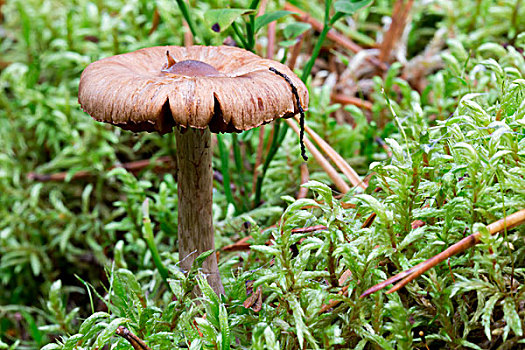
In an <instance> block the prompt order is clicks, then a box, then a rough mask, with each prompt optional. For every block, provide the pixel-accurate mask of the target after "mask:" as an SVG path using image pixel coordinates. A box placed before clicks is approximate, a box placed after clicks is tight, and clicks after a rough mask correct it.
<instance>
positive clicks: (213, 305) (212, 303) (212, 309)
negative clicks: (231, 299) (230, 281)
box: [197, 276, 220, 328]
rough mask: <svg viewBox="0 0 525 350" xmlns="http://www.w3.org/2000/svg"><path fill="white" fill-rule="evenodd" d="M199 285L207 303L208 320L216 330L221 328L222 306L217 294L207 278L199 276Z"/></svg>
mask: <svg viewBox="0 0 525 350" xmlns="http://www.w3.org/2000/svg"><path fill="white" fill-rule="evenodd" d="M197 283H198V285H199V288H200V290H201V292H202V296H203V298H204V301H205V306H206V317H207V318H206V319H207V320H208V321H209V322H210V323H211V324H212V325H213V326H215V327H216V328H219V327H220V324H219V306H220V300H219V297H218V296H217V294H215V292H214V291H213V289H212V288H211V287H210V285H209V284H208V281H207V280H206V278H204V277H202V276H199V277H198V278H197Z"/></svg>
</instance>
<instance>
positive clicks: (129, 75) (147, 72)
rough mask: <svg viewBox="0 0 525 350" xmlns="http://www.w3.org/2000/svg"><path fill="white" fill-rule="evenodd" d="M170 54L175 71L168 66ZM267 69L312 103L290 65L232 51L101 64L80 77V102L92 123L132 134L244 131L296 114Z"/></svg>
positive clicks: (184, 51)
mask: <svg viewBox="0 0 525 350" xmlns="http://www.w3.org/2000/svg"><path fill="white" fill-rule="evenodd" d="M167 51H169V54H170V56H171V57H173V59H174V60H175V62H177V66H176V67H175V69H171V70H170V69H167V67H166V52H167ZM196 61H197V62H196ZM210 66H211V67H210ZM270 67H274V68H275V69H277V70H278V71H280V72H282V73H284V74H286V75H287V76H288V77H289V78H290V79H291V81H292V83H293V84H294V85H295V86H296V88H297V91H298V94H299V98H300V100H301V104H302V105H303V107H306V106H308V91H307V89H306V87H305V85H304V84H303V83H302V81H301V80H299V78H297V76H296V75H295V74H294V73H293V72H292V71H291V70H290V69H289V68H288V67H286V66H285V65H283V64H280V63H278V62H275V61H272V60H268V59H263V58H261V57H259V56H257V55H255V54H253V53H251V52H248V51H246V50H243V49H239V48H235V47H229V46H220V47H215V46H210V47H206V46H192V47H178V46H157V47H150V48H146V49H142V50H138V51H135V52H131V53H126V54H122V55H117V56H112V57H108V58H104V59H101V60H99V61H96V62H94V63H92V64H90V65H89V66H88V67H87V68H86V69H85V70H84V72H83V73H82V76H81V78H80V86H79V93H78V101H79V103H80V105H81V106H82V108H83V109H84V111H85V112H87V113H88V114H90V115H91V116H92V117H93V118H94V119H96V120H98V121H102V122H106V123H111V124H113V125H117V126H119V127H122V128H124V129H128V130H132V131H158V132H160V133H167V132H171V130H172V128H173V127H174V126H176V125H180V126H182V127H191V128H198V129H204V128H206V127H208V126H209V128H210V130H211V131H212V132H240V131H242V130H248V129H251V128H255V127H257V126H259V125H262V124H265V123H269V122H271V121H272V120H274V119H276V118H280V117H290V116H292V115H295V114H297V113H298V111H299V109H298V106H297V105H296V102H295V100H296V99H295V98H294V96H293V95H292V92H291V87H290V85H289V84H288V83H287V82H286V81H285V80H284V79H283V78H282V77H280V76H278V75H276V74H275V73H273V72H271V71H270V70H269V68H270Z"/></svg>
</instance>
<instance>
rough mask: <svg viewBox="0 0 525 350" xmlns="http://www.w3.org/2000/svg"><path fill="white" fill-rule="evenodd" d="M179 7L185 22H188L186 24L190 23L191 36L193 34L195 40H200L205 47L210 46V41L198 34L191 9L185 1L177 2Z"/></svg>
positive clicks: (178, 0) (179, 0)
mask: <svg viewBox="0 0 525 350" xmlns="http://www.w3.org/2000/svg"><path fill="white" fill-rule="evenodd" d="M176 1H177V5H178V6H179V9H180V12H181V13H182V16H183V17H184V20H186V23H188V27H190V31H191V34H193V37H194V38H195V39H200V40H199V41H200V42H202V43H204V44H205V45H208V40H206V38H205V37H204V36H200V35H199V34H198V32H197V29H196V28H197V27H196V26H195V22H194V21H193V17H192V16H191V14H190V9H189V7H188V5H187V4H186V2H185V1H184V0H176Z"/></svg>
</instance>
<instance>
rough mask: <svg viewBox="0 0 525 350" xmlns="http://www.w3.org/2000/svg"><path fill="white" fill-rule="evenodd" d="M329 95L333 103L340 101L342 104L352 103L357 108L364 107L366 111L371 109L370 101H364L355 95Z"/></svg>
mask: <svg viewBox="0 0 525 350" xmlns="http://www.w3.org/2000/svg"><path fill="white" fill-rule="evenodd" d="M331 97H332V102H335V103H340V104H342V105H354V106H357V107H359V108H363V109H366V110H368V111H371V110H372V106H373V104H372V102H370V101H365V100H362V99H360V98H357V97H353V96H346V95H342V94H332V96H331Z"/></svg>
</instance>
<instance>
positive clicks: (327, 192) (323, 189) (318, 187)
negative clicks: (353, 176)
mask: <svg viewBox="0 0 525 350" xmlns="http://www.w3.org/2000/svg"><path fill="white" fill-rule="evenodd" d="M302 187H306V188H308V189H309V190H312V191H314V192H317V193H318V194H319V195H320V196H321V197H322V198H323V199H324V201H325V203H326V204H328V205H329V206H332V201H333V199H334V197H333V196H332V189H331V188H330V187H328V186H327V185H325V184H324V183H322V182H319V181H314V180H311V181H308V182H307V183H305V184H304V185H302Z"/></svg>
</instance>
